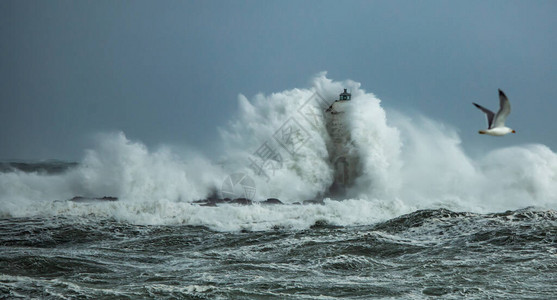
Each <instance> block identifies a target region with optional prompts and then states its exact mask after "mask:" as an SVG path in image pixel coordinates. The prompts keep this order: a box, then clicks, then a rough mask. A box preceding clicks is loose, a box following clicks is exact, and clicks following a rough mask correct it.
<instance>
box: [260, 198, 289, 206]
mask: <svg viewBox="0 0 557 300" xmlns="http://www.w3.org/2000/svg"><path fill="white" fill-rule="evenodd" d="M259 203H261V204H272V205H276V204H284V203H282V201H280V200H279V199H277V198H269V199H267V200H265V201H261V202H259Z"/></svg>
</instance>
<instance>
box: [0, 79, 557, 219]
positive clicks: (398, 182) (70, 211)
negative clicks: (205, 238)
mask: <svg viewBox="0 0 557 300" xmlns="http://www.w3.org/2000/svg"><path fill="white" fill-rule="evenodd" d="M343 88H347V89H348V90H349V91H351V93H352V101H351V102H350V106H349V107H348V109H347V112H346V113H347V116H348V118H347V119H348V120H349V123H348V124H347V126H348V128H349V130H350V132H351V134H352V138H353V145H352V148H353V151H355V152H356V153H358V154H359V155H360V160H361V162H362V170H363V174H362V176H361V177H360V178H358V180H357V182H356V185H355V186H354V187H353V188H352V189H351V190H349V191H348V195H349V197H348V198H349V199H344V201H340V202H339V201H333V200H327V201H326V203H325V205H303V206H298V205H285V206H262V205H254V206H233V205H225V206H220V207H199V206H197V205H192V204H191V202H192V201H194V200H198V199H204V198H205V197H207V196H209V195H210V194H211V193H212V192H214V191H215V190H219V189H220V187H221V185H222V182H223V180H224V179H225V178H226V176H227V175H229V174H231V173H234V172H243V173H246V174H248V175H249V176H251V177H252V178H253V179H254V181H255V185H256V189H257V194H256V199H257V200H262V199H265V198H269V197H275V198H279V199H280V200H281V201H283V202H286V203H292V202H297V201H303V200H306V199H311V198H313V197H314V196H316V195H317V194H319V193H322V192H324V191H326V190H327V188H328V187H329V186H330V184H331V181H332V169H331V166H330V164H329V158H328V156H327V143H330V140H329V137H328V134H327V131H326V129H325V127H324V126H323V120H322V116H320V115H318V116H316V117H313V119H306V118H304V116H303V115H302V113H304V112H307V110H306V109H307V108H308V106H307V105H312V104H315V103H317V102H313V101H311V100H312V99H314V98H312V96H314V95H315V93H316V92H317V93H318V94H319V95H321V96H322V98H324V99H326V100H327V101H331V100H333V99H336V98H337V97H338V94H339V92H340V91H342V90H343ZM308 100H310V103H309V104H306V106H304V103H306V101H308ZM238 103H239V111H238V114H237V116H236V117H235V118H234V119H233V120H231V121H230V124H229V126H228V127H227V128H223V129H221V139H222V145H223V146H222V147H221V148H222V149H224V151H223V152H222V156H221V157H220V158H219V159H217V160H209V159H208V158H206V157H203V155H201V154H198V153H193V152H192V153H178V152H177V151H173V150H171V149H170V148H169V147H160V148H158V149H148V148H147V147H146V146H144V145H143V144H142V143H141V142H138V141H130V140H128V139H127V138H126V136H125V135H124V133H110V134H103V135H99V137H98V139H97V143H96V147H95V148H94V149H91V150H87V151H86V152H85V156H84V158H83V160H82V161H81V163H80V165H79V167H77V168H76V169H73V170H71V171H69V172H67V173H64V174H60V175H43V174H36V173H33V174H30V173H23V172H14V173H1V174H0V216H3V217H24V216H34V215H43V216H54V215H63V216H84V215H93V216H100V217H112V218H115V219H118V220H122V221H128V222H132V223H138V224H190V225H206V226H209V227H211V228H215V229H218V230H238V229H254V230H261V229H268V228H271V227H273V226H286V227H293V228H307V227H309V226H311V225H312V224H314V223H315V221H318V220H325V221H327V222H330V223H332V224H337V225H357V224H370V223H373V222H377V221H381V220H385V219H388V218H392V217H395V216H398V215H400V214H403V213H408V212H411V211H414V210H416V209H421V208H439V207H444V208H448V209H452V210H459V211H471V212H493V211H504V210H509V209H518V208H523V207H526V206H536V207H540V208H544V209H547V208H548V209H556V208H557V154H555V153H554V152H552V151H551V150H550V149H549V148H548V147H546V146H544V145H519V146H514V147H510V148H502V149H498V150H495V151H493V152H491V153H488V154H487V155H486V156H484V157H482V158H480V159H476V158H472V157H470V156H469V155H467V154H466V153H465V152H464V151H463V149H462V147H461V145H460V139H459V137H458V135H457V133H456V131H455V130H454V129H452V128H451V127H450V125H446V124H440V123H438V122H436V121H434V120H431V119H429V118H426V117H414V118H411V117H410V116H406V115H403V114H400V113H394V112H393V113H392V114H387V113H386V112H385V110H384V109H383V108H382V107H381V106H380V100H379V99H377V98H376V97H375V96H374V95H373V94H370V93H368V92H366V91H365V90H363V89H361V88H360V84H359V83H356V82H353V81H344V82H334V81H332V80H330V79H328V78H326V76H325V74H324V73H323V74H319V75H318V76H316V78H315V79H314V80H313V85H312V87H310V88H306V89H293V90H287V91H283V92H280V93H274V94H271V95H256V96H255V97H253V98H252V99H249V100H248V99H247V98H246V97H245V96H243V95H240V97H239V100H238ZM285 123H286V124H287V125H289V124H290V125H292V124H294V125H296V126H301V127H303V130H302V131H301V133H302V136H301V140H302V141H304V143H300V145H299V147H297V148H296V149H295V151H294V152H295V153H294V154H290V153H289V152H288V151H286V150H285V148H282V147H281V145H280V144H279V143H278V142H277V140H276V139H274V136H276V137H280V132H281V131H280V130H279V129H281V128H285V127H283V125H284V124H285ZM277 131H278V133H277ZM279 139H280V138H279ZM264 143H266V144H264ZM263 145H268V146H270V147H271V149H274V151H276V152H277V153H279V154H280V156H281V157H282V165H278V167H276V168H275V170H268V172H267V176H260V175H258V174H255V172H254V171H253V170H252V169H251V168H250V167H249V165H250V158H251V159H254V158H256V156H255V155H254V153H256V152H257V151H258V150H259V149H261V148H260V147H261V146H263ZM291 150H292V149H291ZM78 195H79V196H86V197H102V196H116V197H119V199H120V200H119V201H117V202H107V203H75V202H70V201H66V200H67V199H70V198H72V197H74V196H78ZM57 200H58V201H57Z"/></svg>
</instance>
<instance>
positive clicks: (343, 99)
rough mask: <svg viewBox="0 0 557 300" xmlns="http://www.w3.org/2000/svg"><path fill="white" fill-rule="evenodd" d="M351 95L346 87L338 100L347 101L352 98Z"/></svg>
mask: <svg viewBox="0 0 557 300" xmlns="http://www.w3.org/2000/svg"><path fill="white" fill-rule="evenodd" d="M351 96H352V94H350V93H348V92H347V91H346V89H344V92H342V93H340V95H339V98H338V100H340V101H347V100H350V97H351Z"/></svg>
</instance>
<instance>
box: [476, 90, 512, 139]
mask: <svg viewBox="0 0 557 300" xmlns="http://www.w3.org/2000/svg"><path fill="white" fill-rule="evenodd" d="M473 104H474V105H475V106H476V107H477V108H479V109H480V110H481V111H483V112H484V113H485V114H486V115H487V129H485V130H480V131H479V133H480V134H489V135H495V136H502V135H505V134H507V133H511V132H512V133H515V131H514V130H512V129H511V128H509V127H507V126H505V120H506V119H507V116H508V115H509V114H510V113H511V103H510V102H509V99H507V96H505V93H503V91H501V90H499V106H500V107H499V111H498V112H497V114H494V113H493V112H492V111H491V110H489V109H487V108H485V107H483V106H481V105H479V104H476V103H473Z"/></svg>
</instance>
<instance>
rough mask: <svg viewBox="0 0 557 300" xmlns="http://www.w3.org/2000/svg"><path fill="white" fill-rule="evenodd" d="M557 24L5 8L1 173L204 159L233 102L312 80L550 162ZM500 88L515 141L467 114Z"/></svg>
mask: <svg viewBox="0 0 557 300" xmlns="http://www.w3.org/2000/svg"><path fill="white" fill-rule="evenodd" d="M556 16H557V1H468V0H467V1H6V0H4V1H0V159H14V158H17V159H48V158H55V159H66V160H68V159H69V160H76V159H79V158H80V157H81V156H82V154H83V150H84V148H85V147H88V145H89V144H88V143H90V137H91V135H92V134H95V133H98V132H107V131H115V130H121V131H123V132H125V133H126V135H127V136H128V137H129V138H130V139H133V140H140V141H142V142H144V143H146V144H147V145H149V146H156V145H159V144H177V145H182V144H187V145H190V146H193V147H196V148H198V149H207V148H210V147H211V146H212V145H213V143H214V141H215V140H216V139H218V138H219V137H218V133H217V127H218V126H221V127H222V126H226V124H227V122H228V121H229V120H230V118H231V116H233V115H234V114H235V112H236V111H237V96H238V94H239V93H242V94H244V95H246V96H247V97H248V98H251V97H252V96H253V95H255V94H256V93H258V92H263V93H273V92H279V91H283V90H285V89H292V88H296V87H302V88H304V87H309V83H310V79H311V78H312V77H313V76H314V75H315V74H316V73H318V72H321V71H327V72H328V77H329V78H331V79H333V80H344V79H352V80H355V81H357V82H360V83H362V88H364V89H365V90H367V91H369V92H372V93H374V94H375V95H377V97H379V98H380V99H381V100H383V105H384V106H385V107H386V108H387V109H396V110H403V111H408V112H412V113H420V114H423V115H425V116H427V117H429V118H432V119H434V120H438V121H441V122H443V123H446V124H448V125H450V126H453V127H454V128H457V130H458V132H459V134H460V136H461V138H462V140H463V145H464V147H465V148H466V147H472V146H467V145H474V147H476V146H477V145H480V146H478V147H479V148H482V147H483V148H490V147H503V146H509V145H514V144H524V143H542V144H546V145H548V146H549V147H551V148H552V150H553V151H555V150H556V149H557V120H556V118H555V113H554V111H555V110H556V109H557V80H556V79H557V57H556V54H555V53H557V51H556V49H557V18H556ZM498 88H501V89H502V90H504V91H505V92H506V94H507V96H508V97H509V99H510V100H511V103H512V107H513V112H512V114H511V115H510V117H509V118H508V121H507V124H508V125H509V126H510V127H512V128H514V129H516V130H517V134H515V135H512V136H507V137H504V138H493V137H486V136H480V135H478V134H477V130H478V129H482V128H483V127H484V125H485V124H484V122H485V121H484V117H483V115H481V112H479V111H478V110H477V109H476V108H474V107H473V106H472V104H471V102H472V101H475V102H478V103H480V104H482V105H485V106H487V107H490V108H493V109H496V108H497V103H498V100H497V99H498V98H497V89H498ZM482 145H483V146H482ZM483 148H482V149H483Z"/></svg>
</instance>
